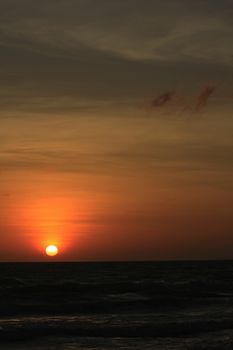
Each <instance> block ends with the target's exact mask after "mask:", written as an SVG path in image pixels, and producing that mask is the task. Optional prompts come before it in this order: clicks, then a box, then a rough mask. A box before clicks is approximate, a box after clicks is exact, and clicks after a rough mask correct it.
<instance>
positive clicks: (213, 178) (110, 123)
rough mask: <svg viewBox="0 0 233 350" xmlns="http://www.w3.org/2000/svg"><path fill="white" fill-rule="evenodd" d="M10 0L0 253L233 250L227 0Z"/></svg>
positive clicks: (1, 111)
mask: <svg viewBox="0 0 233 350" xmlns="http://www.w3.org/2000/svg"><path fill="white" fill-rule="evenodd" d="M12 3H13V5H14V6H13V8H14V13H12V6H10V4H8V3H7V2H6V3H4V5H2V6H3V9H2V10H4V11H0V19H1V23H2V25H1V31H0V39H1V40H0V42H1V44H0V50H1V55H0V72H1V82H0V261H47V260H48V259H49V258H48V257H46V256H45V253H44V249H45V247H46V246H47V245H48V244H55V245H57V246H58V248H59V252H60V253H59V255H58V256H57V257H56V258H53V259H54V260H55V261H57V260H62V261H72V260H75V261H83V260H92V261H95V260H98V261H99V260H151V259H155V260H158V259H222V258H223V259H228V258H233V255H232V252H233V230H232V229H233V227H232V226H233V220H232V208H233V197H232V187H233V186H232V185H233V183H232V178H233V176H232V175H233V174H232V159H233V141H232V140H233V138H232V130H233V119H232V110H233V68H232V54H233V53H232V51H231V48H232V45H231V40H230V39H232V35H233V33H232V28H233V27H232V23H231V21H232V18H231V16H230V15H229V13H230V12H229V3H228V4H227V0H223V1H222V2H221V4H220V3H219V4H217V2H214V3H213V2H211V1H206V2H205V3H203V2H201V1H196V2H195V4H194V3H193V2H191V1H190V3H189V2H188V4H187V6H184V4H183V5H182V6H181V2H180V1H178V0H174V1H173V2H170V3H169V4H166V6H164V4H163V2H162V1H161V2H160V1H159V2H153V1H149V2H148V4H147V5H146V4H145V3H144V2H143V1H138V2H136V4H135V2H133V1H132V0H126V1H124V4H120V3H118V2H112V1H109V2H107V3H106V2H104V1H103V2H102V1H101V4H99V6H97V5H96V2H92V6H90V2H89V1H87V2H86V3H85V2H82V1H76V2H75V3H74V2H73V1H66V2H64V1H63V0H62V1H59V4H57V6H56V8H53V6H52V5H51V4H48V3H47V2H40V4H39V3H38V4H37V3H36V2H35V4H34V6H29V4H28V2H27V1H26V0H23V1H22V2H20V4H19V2H17V1H16V0H12ZM11 5H12V4H11ZM70 5H72V6H70ZM210 9H211V11H212V12H211V13H212V14H214V15H213V16H211V17H210V15H209V13H210ZM3 12H4V15H2V14H3ZM116 13H118V17H117V18H118V19H117V20H116V17H115V16H116ZM139 23H140V25H139ZM228 38H230V39H229V40H228ZM223 39H224V40H223ZM50 259H51V258H50Z"/></svg>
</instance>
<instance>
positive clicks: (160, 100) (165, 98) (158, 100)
mask: <svg viewBox="0 0 233 350" xmlns="http://www.w3.org/2000/svg"><path fill="white" fill-rule="evenodd" d="M175 94H176V92H175V91H168V92H165V93H164V94H162V95H159V96H157V97H155V98H154V100H153V101H152V103H151V107H152V108H156V107H162V106H164V105H166V104H167V103H168V102H171V101H172V100H173V98H174V96H175Z"/></svg>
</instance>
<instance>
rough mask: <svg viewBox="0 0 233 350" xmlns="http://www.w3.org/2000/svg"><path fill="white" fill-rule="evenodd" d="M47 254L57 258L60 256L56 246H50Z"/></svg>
mask: <svg viewBox="0 0 233 350" xmlns="http://www.w3.org/2000/svg"><path fill="white" fill-rule="evenodd" d="M45 252H46V254H47V255H48V256H55V255H57V254H58V249H57V247H56V246H55V245H49V246H48V247H47V248H46V249H45Z"/></svg>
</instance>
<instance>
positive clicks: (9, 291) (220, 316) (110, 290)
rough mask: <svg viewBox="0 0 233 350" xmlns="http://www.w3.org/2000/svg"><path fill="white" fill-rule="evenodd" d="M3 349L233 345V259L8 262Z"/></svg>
mask: <svg viewBox="0 0 233 350" xmlns="http://www.w3.org/2000/svg"><path fill="white" fill-rule="evenodd" d="M0 349H1V350H15V349H22V350H27V349H33V350H81V349H82V350H87V349H89V350H90V349H91V350H94V349H95V350H97V349H98V350H99V349H101V350H107V349H125V350H131V349H134V350H149V349H150V350H151V349H155V350H164V349H167V350H182V349H185V350H189V349H198V350H202V349H211V350H212V349H213V350H214V349H219V350H224V349H229V350H230V349H233V261H198V262H197V261H168V262H106V263H105V262H102V263H93V262H90V263H86V262H85V263H84V262H77V263H1V264H0Z"/></svg>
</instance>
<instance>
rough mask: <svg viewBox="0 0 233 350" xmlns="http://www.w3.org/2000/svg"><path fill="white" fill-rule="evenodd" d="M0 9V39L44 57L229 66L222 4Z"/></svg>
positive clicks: (226, 13) (226, 9) (228, 29)
mask: <svg viewBox="0 0 233 350" xmlns="http://www.w3.org/2000/svg"><path fill="white" fill-rule="evenodd" d="M1 7H2V13H4V16H1V15H0V23H1V24H0V41H1V42H5V43H7V44H8V45H21V46H24V47H27V48H28V49H29V50H36V51H39V52H43V53H44V54H45V55H46V54H48V53H49V54H55V55H56V54H62V55H67V56H71V57H77V56H78V55H79V49H80V47H82V46H83V47H87V48H92V49H94V50H99V51H102V52H104V53H106V54H109V55H115V56H119V57H122V58H124V59H127V60H135V61H147V60H152V61H164V60H165V61H169V62H170V61H182V62H187V61H188V62H194V61H195V62H200V61H205V62H214V63H220V64H231V63H232V55H233V48H232V45H231V42H232V36H233V29H232V19H231V13H232V4H231V3H230V2H229V1H227V0H222V1H221V4H218V3H217V2H213V1H205V2H203V1H201V0H197V1H195V3H193V2H192V1H191V0H189V1H187V0H186V1H183V0H175V1H172V2H169V3H164V2H163V1H161V0H158V1H150V0H148V1H147V2H146V3H145V2H144V1H142V0H139V1H136V2H135V1H134V0H126V1H124V2H115V1H111V0H110V1H104V0H100V1H98V2H96V1H89V0H86V1H67V0H66V1H65V0H61V1H59V2H56V6H54V4H53V2H48V1H46V2H45V1H44V2H43V1H42V2H40V4H39V6H38V5H37V4H36V2H35V1H34V2H33V6H32V4H30V2H28V1H20V4H19V2H17V1H16V0H15V1H11V2H10V4H9V5H7V4H6V2H3V3H1ZM12 8H14V12H13V14H12ZM210 10H211V16H210V14H209V12H210Z"/></svg>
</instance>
